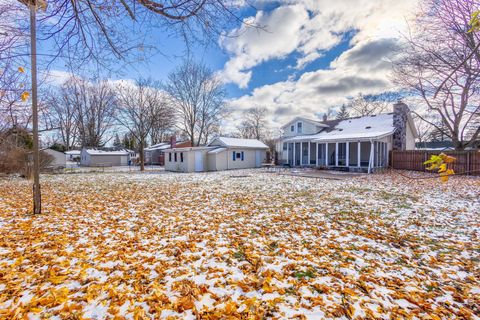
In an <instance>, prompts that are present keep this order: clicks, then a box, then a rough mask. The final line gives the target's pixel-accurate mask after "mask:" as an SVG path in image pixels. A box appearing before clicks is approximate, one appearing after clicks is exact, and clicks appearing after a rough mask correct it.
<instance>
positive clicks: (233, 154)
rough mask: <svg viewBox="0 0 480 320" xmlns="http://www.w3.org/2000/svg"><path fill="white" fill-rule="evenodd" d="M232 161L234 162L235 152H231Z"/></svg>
mask: <svg viewBox="0 0 480 320" xmlns="http://www.w3.org/2000/svg"><path fill="white" fill-rule="evenodd" d="M232 159H233V161H235V151H232Z"/></svg>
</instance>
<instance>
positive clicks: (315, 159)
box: [315, 142, 318, 167]
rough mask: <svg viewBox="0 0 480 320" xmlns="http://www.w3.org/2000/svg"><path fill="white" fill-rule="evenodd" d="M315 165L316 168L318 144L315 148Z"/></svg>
mask: <svg viewBox="0 0 480 320" xmlns="http://www.w3.org/2000/svg"><path fill="white" fill-rule="evenodd" d="M315 165H316V166H317V167H318V142H317V147H316V148H315Z"/></svg>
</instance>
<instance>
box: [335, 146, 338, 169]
mask: <svg viewBox="0 0 480 320" xmlns="http://www.w3.org/2000/svg"><path fill="white" fill-rule="evenodd" d="M335 167H338V142H335Z"/></svg>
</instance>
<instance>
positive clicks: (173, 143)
mask: <svg viewBox="0 0 480 320" xmlns="http://www.w3.org/2000/svg"><path fill="white" fill-rule="evenodd" d="M176 146H177V138H176V137H175V136H171V137H170V148H175V147H176Z"/></svg>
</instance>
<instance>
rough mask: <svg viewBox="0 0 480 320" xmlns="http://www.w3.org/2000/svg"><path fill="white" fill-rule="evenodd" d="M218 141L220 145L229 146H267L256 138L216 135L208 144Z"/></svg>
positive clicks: (266, 147)
mask: <svg viewBox="0 0 480 320" xmlns="http://www.w3.org/2000/svg"><path fill="white" fill-rule="evenodd" d="M216 141H218V142H219V143H220V145H222V146H224V147H229V148H260V149H268V146H267V145H266V144H265V143H263V142H261V141H259V140H257V139H238V138H227V137H218V138H215V139H213V140H212V141H211V142H210V143H209V144H208V145H209V146H213V145H215V142H216Z"/></svg>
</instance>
